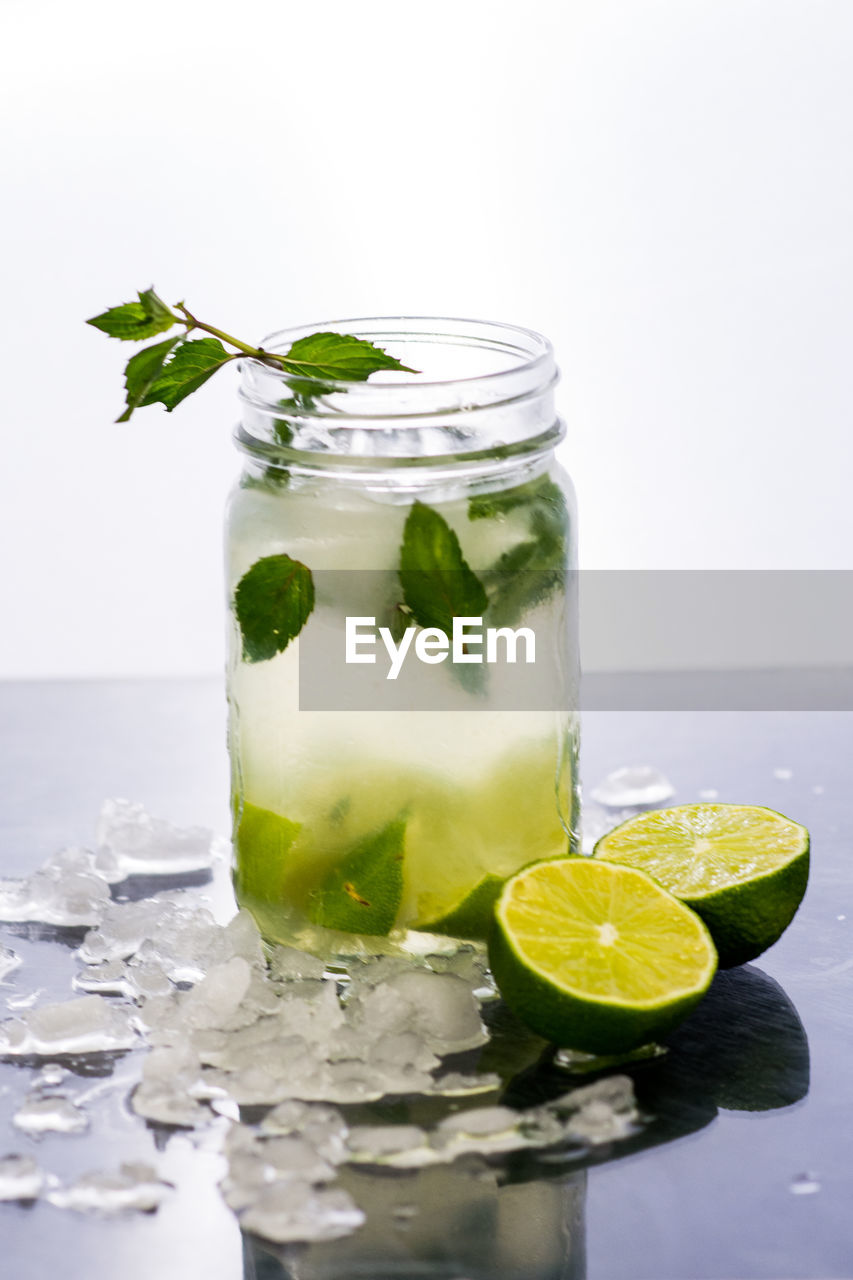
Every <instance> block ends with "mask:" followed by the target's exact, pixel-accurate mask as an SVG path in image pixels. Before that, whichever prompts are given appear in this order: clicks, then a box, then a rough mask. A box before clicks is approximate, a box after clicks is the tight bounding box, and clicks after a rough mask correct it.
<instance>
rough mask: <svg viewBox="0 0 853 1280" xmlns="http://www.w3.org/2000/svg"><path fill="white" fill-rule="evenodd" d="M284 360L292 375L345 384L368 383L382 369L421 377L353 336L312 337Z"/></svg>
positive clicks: (299, 340)
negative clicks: (293, 373)
mask: <svg viewBox="0 0 853 1280" xmlns="http://www.w3.org/2000/svg"><path fill="white" fill-rule="evenodd" d="M281 359H282V362H283V364H284V366H285V368H286V369H287V370H288V371H293V372H296V373H304V374H305V375H306V377H309V378H334V379H335V380H336V381H341V382H366V381H367V379H368V378H369V377H370V375H371V374H372V373H376V372H377V371H378V370H379V369H396V370H397V371H399V372H402V373H417V369H410V368H409V367H408V365H405V364H401V363H400V361H399V360H397V359H396V357H394V356H389V355H388V353H387V352H386V351H384V350H383V349H382V347H377V346H374V344H373V343H372V342H368V341H367V340H366V339H364V338H356V337H353V335H352V334H349V333H309V334H308V335H307V336H306V337H304V338H297V340H296V342H294V343H293V346H292V347H291V348H290V350H289V351H288V352H287V354H286V355H284V356H282V357H281ZM309 394H310V390H309Z"/></svg>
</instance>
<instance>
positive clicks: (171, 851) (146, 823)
mask: <svg viewBox="0 0 853 1280" xmlns="http://www.w3.org/2000/svg"><path fill="white" fill-rule="evenodd" d="M97 840H98V844H99V846H100V847H101V848H103V849H106V850H107V851H108V852H109V853H110V854H111V855H112V857H113V858H114V859H115V862H116V865H117V867H118V869H119V870H120V872H121V873H122V875H123V877H126V876H139V875H142V876H162V875H166V876H168V875H186V874H188V873H191V872H196V871H204V870H207V869H209V867H210V866H211V863H212V861H213V857H214V849H213V833H212V832H210V831H207V830H206V829H205V828H203V827H183V828H182V827H174V826H172V825H171V823H169V822H164V821H162V819H160V818H152V817H151V816H150V814H148V813H146V812H145V809H144V808H143V807H142V805H141V804H131V803H130V802H129V801H128V800H105V801H104V804H103V806H102V808H101V816H100V818H99V820H98V826H97Z"/></svg>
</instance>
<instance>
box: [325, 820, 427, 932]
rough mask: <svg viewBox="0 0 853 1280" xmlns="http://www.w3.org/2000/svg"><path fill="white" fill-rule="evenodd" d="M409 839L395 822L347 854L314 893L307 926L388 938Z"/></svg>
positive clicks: (403, 828)
mask: <svg viewBox="0 0 853 1280" xmlns="http://www.w3.org/2000/svg"><path fill="white" fill-rule="evenodd" d="M405 835H406V824H405V822H404V821H402V820H400V819H397V820H395V821H394V822H389V823H388V824H387V826H384V827H382V829H381V830H380V831H377V832H376V833H375V834H374V835H372V836H368V837H367V839H366V840H361V841H359V843H358V844H357V845H356V846H355V847H354V848H353V849H350V850H349V852H347V853H345V854H344V855H343V857H342V858H341V859H340V861H339V862H336V863H335V864H334V866H333V867H332V868H331V869H330V870H329V871H328V873H327V874H326V876H325V879H324V880H323V881H322V882H321V884H320V886H319V887H318V888H317V889H315V890H314V891H313V892H312V894H311V902H310V905H309V908H308V918H309V920H311V921H312V923H313V924H319V925H322V926H323V928H324V929H340V930H342V931H343V932H345V933H369V934H386V933H389V932H390V930H391V927H392V926H393V924H394V920H395V918H396V916H397V912H398V910H399V908H400V899H401V898H402V896H403V846H404V839H405Z"/></svg>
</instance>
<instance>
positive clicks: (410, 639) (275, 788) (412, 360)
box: [227, 321, 578, 956]
mask: <svg viewBox="0 0 853 1280" xmlns="http://www.w3.org/2000/svg"><path fill="white" fill-rule="evenodd" d="M391 325H393V326H395V330H394V332H393V333H387V332H384V330H385V329H387V328H388V327H389V326H391ZM359 326H361V327H359ZM370 326H373V327H372V328H371V327H370ZM347 329H348V331H349V332H355V333H359V334H361V333H364V335H365V336H368V335H369V336H370V337H371V338H372V339H373V340H374V341H377V342H379V341H381V342H382V345H383V346H385V345H386V344H387V346H388V348H389V349H390V350H393V351H394V353H395V354H396V355H399V356H401V358H403V359H405V363H406V365H407V366H411V367H413V368H417V369H421V370H423V371H424V372H423V373H422V374H420V375H418V376H417V377H415V376H413V375H410V374H407V375H400V374H394V375H388V376H387V377H386V380H385V381H379V382H378V383H377V382H374V381H371V382H369V383H364V384H360V385H358V386H348V387H347V388H345V389H344V388H341V387H337V388H335V387H330V386H324V387H319V388H312V387H311V385H310V384H307V383H306V382H304V381H302V380H300V383H299V387H298V388H297V389H294V386H293V385H292V384H289V383H288V381H287V379H286V378H285V377H284V376H283V375H281V374H278V373H272V372H271V371H270V370H269V369H265V368H263V367H262V366H260V365H259V364H258V363H257V362H252V361H249V362H247V367H245V368H244V404H245V412H244V420H243V425H242V427H241V428H240V430H239V431H238V435H237V440H238V444H239V445H240V447H241V448H242V449H243V451H244V453H245V455H246V462H245V470H244V473H243V476H242V478H241V481H240V482H239V484H238V485H237V487H236V488H235V490H234V492H233V494H232V497H231V500H230V504H229V521H228V525H229V532H228V543H227V579H228V582H227V585H228V600H229V609H230V617H231V626H230V651H229V655H230V656H229V667H228V677H229V692H228V698H229V748H230V754H231V761H232V803H233V818H234V847H235V886H236V891H237V895H238V898H239V899H240V901H241V902H242V903H243V904H244V905H245V906H247V907H248V908H249V909H250V910H251V911H252V912H253V913H254V915H255V917H256V919H257V920H258V922H259V925H260V927H261V929H262V931H263V933H264V934H265V936H266V937H267V938H268V939H271V940H275V941H280V942H285V943H290V944H293V945H297V946H300V947H304V948H306V949H309V950H313V951H315V952H317V953H319V954H324V955H329V956H333V955H335V954H341V955H347V954H359V953H363V952H366V951H368V952H370V951H372V952H375V951H385V950H392V951H393V950H403V951H406V950H412V949H421V950H423V949H424V948H428V949H435V947H436V946H440V947H452V946H453V945H455V942H456V940H458V939H466V940H471V939H474V940H475V941H476V940H479V941H484V940H485V932H486V929H487V927H488V923H489V920H490V918H491V910H492V906H493V903H494V901H495V899H496V897H497V892H498V888H499V886H500V884H501V882H502V881H503V880H505V879H506V877H508V876H510V875H512V874H513V873H514V872H516V871H517V870H519V868H521V867H522V866H524V865H526V864H527V863H529V862H531V861H533V860H536V859H543V858H554V857H559V856H561V855H565V854H568V853H570V852H574V851H575V850H576V848H577V748H578V742H577V715H576V697H577V690H576V674H577V644H576V636H575V625H576V624H575V615H574V608H573V588H574V580H573V572H574V562H575V551H574V522H575V518H574V509H573V502H572V495H571V487H570V484H569V482H568V480H567V478H566V476H565V474H564V473H563V472H562V470H561V469H560V468H559V467H558V466H557V464H556V463H555V460H554V457H553V449H554V445H555V444H556V443H557V441H558V440H559V439H560V437H561V434H562V428H561V425H560V423H559V421H558V420H557V419H556V418H555V416H554V413H553V404H552V399H551V397H552V387H553V381H554V378H555V370H554V366H553V360H552V357H551V354H550V348H549V347H548V345H547V343H545V341H544V340H543V339H541V338H538V336H537V335H533V334H528V333H527V332H526V331H524V330H514V329H508V328H506V327H505V326H490V325H473V324H469V325H467V326H466V325H465V324H464V323H463V322H457V321H453V322H449V321H443V322H436V321H412V322H401V321H393V322H347ZM448 371H449V372H450V373H451V374H452V376H450V377H447V376H446V374H447V373H448ZM460 375H461V376H460ZM419 378H427V379H431V380H429V381H425V382H423V383H421V382H420V381H419ZM394 379H396V380H394ZM306 386H307V390H306ZM350 658H352V659H353V661H350ZM425 935H428V936H426V937H425Z"/></svg>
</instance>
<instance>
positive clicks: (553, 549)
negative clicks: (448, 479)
mask: <svg viewBox="0 0 853 1280" xmlns="http://www.w3.org/2000/svg"><path fill="white" fill-rule="evenodd" d="M487 500H488V501H489V502H490V503H491V504H492V506H491V509H490V510H488V511H485V510H483V508H482V507H481V508H480V509H479V514H477V515H473V516H472V514H471V507H470V504H469V511H468V514H469V516H471V518H472V519H483V518H486V517H487V516H488V517H492V518H494V517H500V516H502V515H505V514H506V513H507V512H508V511H512V510H516V509H517V510H518V511H519V512H520V513H521V514H523V515H524V516H525V517H526V523H527V528H528V533H529V537H528V538H526V539H525V540H524V541H523V542H518V543H516V544H515V546H513V547H510V549H509V550H508V551H505V552H504V553H503V554H502V555H501V556H500V557H499V558H498V560H497V561H496V562H495V564H493V565H492V566H491V568H489V569H486V570H485V571H484V572H483V582H484V584H485V587H486V590H487V592H488V594H489V610H488V620H489V623H490V625H492V626H499V627H506V626H517V625H518V624H519V623H520V622H521V621H522V619H523V617H524V615H525V613H527V612H528V610H530V609H532V608H535V606H536V605H538V604H541V603H542V602H543V601H544V600H547V598H548V597H549V596H550V595H551V594H552V593H553V592H554V591H556V590H558V589H560V588H562V587H563V586H564V585H565V581H566V573H567V572H568V567H569V566H568V527H569V513H568V509H567V507H566V501H565V498H564V496H563V493H562V491H561V490H560V488H559V486H558V485H556V484H554V482H553V481H552V480H548V479H545V480H540V481H538V482H537V483H536V484H535V485H534V486H530V485H519V486H518V488H516V489H510V490H507V491H505V492H504V493H498V494H492V495H486V496H485V497H484V498H483V499H482V502H483V503H485V502H486V501H487Z"/></svg>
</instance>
